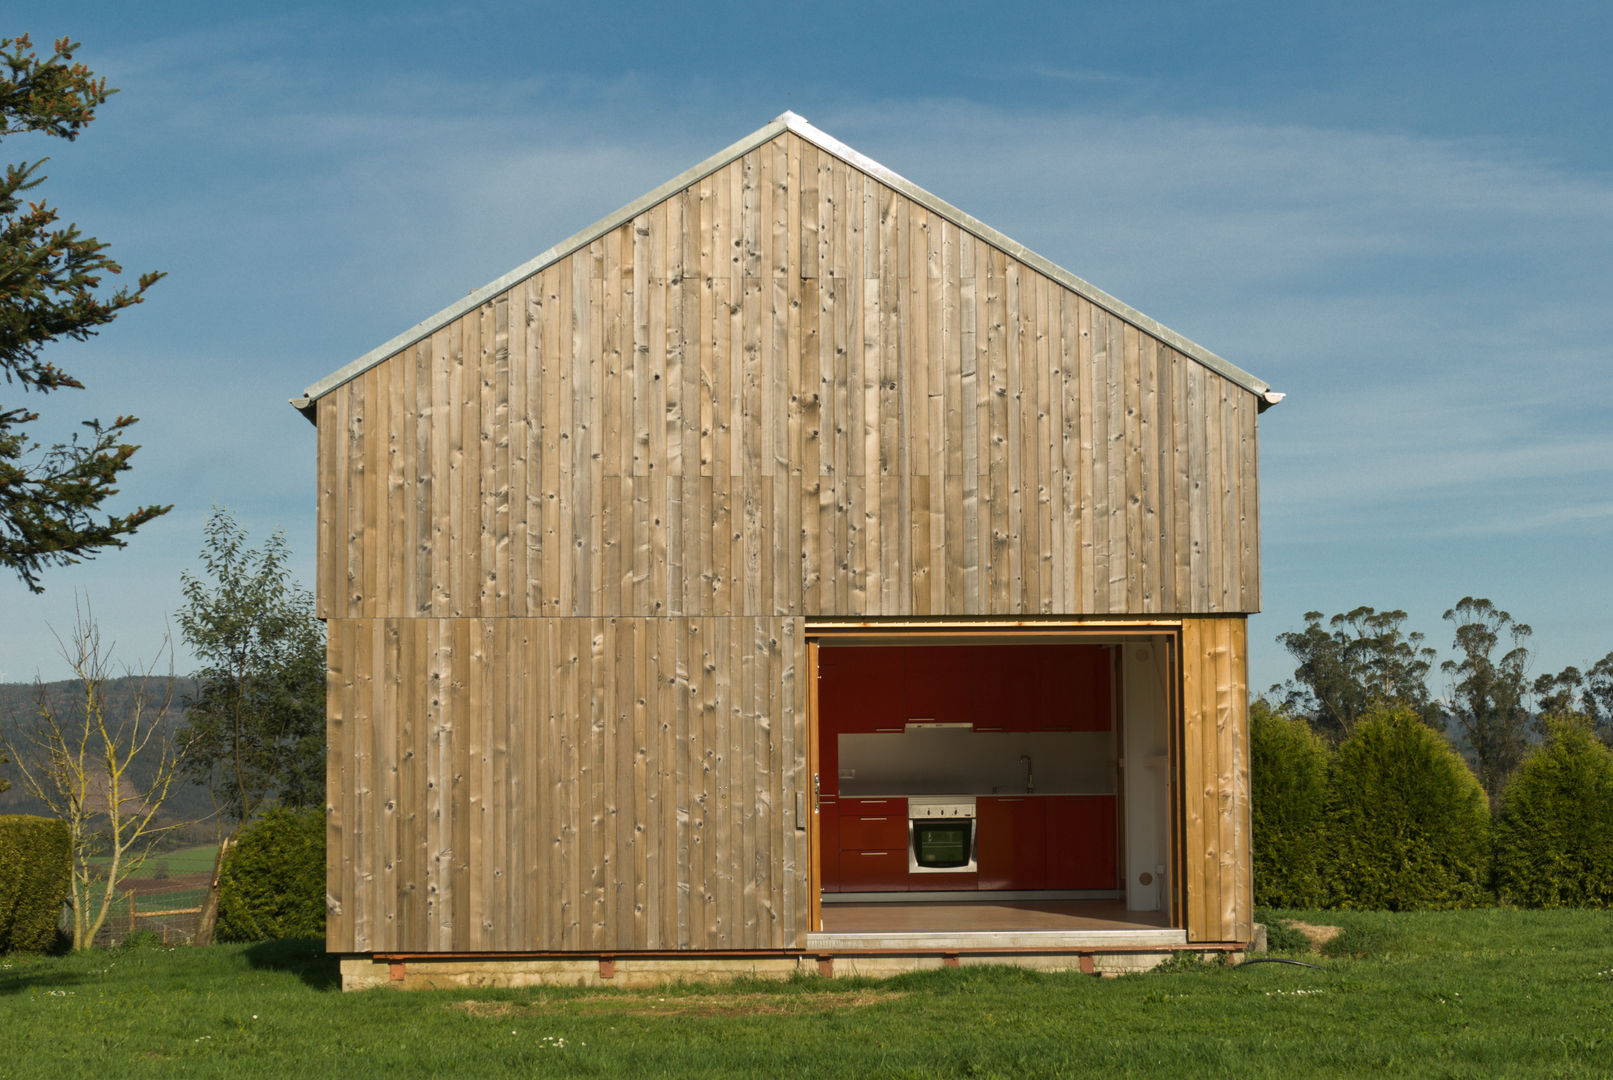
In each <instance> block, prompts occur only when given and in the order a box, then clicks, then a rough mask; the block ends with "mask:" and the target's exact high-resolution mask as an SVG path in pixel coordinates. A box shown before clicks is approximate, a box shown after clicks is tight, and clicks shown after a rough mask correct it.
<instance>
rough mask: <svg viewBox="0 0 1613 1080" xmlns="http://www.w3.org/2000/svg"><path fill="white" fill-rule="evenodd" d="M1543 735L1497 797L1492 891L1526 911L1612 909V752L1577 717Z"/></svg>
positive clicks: (1552, 720) (1551, 724) (1558, 720)
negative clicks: (1562, 908) (1540, 741)
mask: <svg viewBox="0 0 1613 1080" xmlns="http://www.w3.org/2000/svg"><path fill="white" fill-rule="evenodd" d="M1546 728H1547V732H1548V734H1547V738H1546V743H1545V745H1543V746H1541V747H1538V748H1537V749H1535V750H1533V751H1531V752H1530V754H1529V755H1528V756H1527V757H1525V758H1524V759H1523V763H1522V764H1521V765H1519V766H1518V770H1517V771H1516V772H1514V773H1513V774H1512V779H1511V780H1509V781H1507V786H1506V790H1505V791H1504V792H1503V793H1502V796H1501V816H1500V819H1499V820H1498V821H1497V823H1496V836H1495V880H1496V890H1497V891H1498V892H1499V893H1500V894H1501V898H1502V899H1503V900H1506V901H1509V902H1511V903H1515V904H1525V905H1528V906H1530V907H1613V750H1609V749H1608V748H1607V747H1606V746H1603V745H1602V744H1601V743H1599V742H1597V741H1596V739H1595V737H1594V736H1593V735H1592V734H1591V731H1590V724H1589V722H1588V720H1587V719H1586V718H1585V717H1583V716H1572V715H1570V716H1556V717H1548V718H1547V720H1546Z"/></svg>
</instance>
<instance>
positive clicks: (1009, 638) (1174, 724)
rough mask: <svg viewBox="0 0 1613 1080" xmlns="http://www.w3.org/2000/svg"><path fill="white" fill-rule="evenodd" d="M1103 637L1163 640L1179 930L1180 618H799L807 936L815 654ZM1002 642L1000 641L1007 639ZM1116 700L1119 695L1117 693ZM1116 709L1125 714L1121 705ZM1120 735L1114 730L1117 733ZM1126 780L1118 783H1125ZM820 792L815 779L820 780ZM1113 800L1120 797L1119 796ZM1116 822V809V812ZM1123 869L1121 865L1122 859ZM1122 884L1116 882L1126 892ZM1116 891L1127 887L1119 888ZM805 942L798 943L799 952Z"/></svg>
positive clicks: (816, 916) (812, 856)
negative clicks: (826, 649) (850, 648)
mask: <svg viewBox="0 0 1613 1080" xmlns="http://www.w3.org/2000/svg"><path fill="white" fill-rule="evenodd" d="M1093 637H1103V638H1109V639H1113V638H1164V639H1165V646H1166V649H1167V650H1168V651H1167V655H1166V671H1167V673H1168V677H1167V678H1166V680H1165V682H1166V694H1167V698H1168V700H1167V702H1166V747H1167V749H1166V754H1167V757H1168V763H1167V766H1166V768H1167V775H1168V779H1167V781H1166V785H1167V788H1168V792H1167V800H1166V802H1167V807H1168V810H1167V816H1168V818H1169V820H1168V821H1167V823H1166V824H1167V826H1168V830H1169V831H1168V835H1167V838H1166V846H1167V857H1168V859H1169V862H1168V863H1167V865H1169V866H1170V867H1171V888H1170V891H1169V894H1168V895H1162V896H1161V897H1160V900H1161V903H1162V904H1163V905H1165V908H1166V917H1167V919H1168V921H1169V922H1170V924H1171V926H1173V927H1178V928H1181V927H1185V926H1186V925H1187V924H1186V917H1187V902H1186V901H1187V898H1186V896H1184V895H1183V893H1182V890H1183V889H1185V888H1186V883H1185V881H1184V880H1183V874H1182V872H1181V871H1182V868H1183V866H1184V865H1185V863H1186V853H1185V852H1184V851H1183V850H1182V840H1183V837H1182V823H1181V821H1180V815H1181V812H1182V796H1181V790H1180V789H1181V783H1182V775H1181V769H1182V760H1181V741H1182V719H1183V718H1182V694H1181V678H1182V670H1181V665H1182V621H1181V619H1180V618H1163V619H1162V618H1157V617H1149V616H1139V617H1137V618H1134V619H1125V618H1120V619H1116V618H1112V617H1105V618H1102V619H1093V620H1075V619H1057V620H1053V619H1004V620H989V621H987V620H975V619H905V618H903V619H809V620H805V625H804V628H803V638H804V640H805V642H806V674H807V686H806V738H807V772H806V778H805V779H806V783H807V785H808V786H807V800H808V804H809V809H808V813H807V816H806V817H807V830H806V846H807V857H806V863H807V879H806V880H807V927H808V929H807V930H806V931H805V933H818V932H820V931H821V930H822V929H823V877H822V860H821V858H820V857H819V852H818V847H819V818H818V792H817V791H816V790H814V789H813V786H812V779H813V777H815V776H817V775H818V769H819V760H818V737H819V723H818V649H819V647H820V646H821V645H822V644H824V643H825V642H826V641H827V642H833V643H835V644H839V645H898V644H899V645H914V644H924V643H932V644H937V645H940V644H947V643H953V644H957V643H962V642H965V641H968V642H971V643H978V644H991V645H1013V644H1016V643H1020V644H1030V643H1034V642H1039V641H1042V642H1046V641H1069V642H1071V643H1074V644H1081V643H1090V642H1089V641H1088V640H1087V639H1090V638H1093ZM1005 639H1006V640H1005ZM1116 694H1117V696H1118V694H1119V690H1118V687H1117V690H1116ZM1118 707H1120V708H1124V703H1123V702H1122V703H1121V704H1120V705H1119V706H1118ZM1117 735H1118V729H1117ZM1123 780H1124V778H1122V782H1123ZM820 786H821V778H820ZM1117 794H1118V793H1117ZM1116 810H1117V817H1118V812H1119V807H1118V806H1117V808H1116ZM1122 864H1123V860H1122ZM1124 884H1125V882H1124V881H1123V882H1122V886H1124ZM1121 892H1122V893H1124V892H1125V889H1124V887H1122V889H1121ZM805 944H806V943H805V940H804V938H803V940H802V941H801V945H802V946H803V947H804V946H805Z"/></svg>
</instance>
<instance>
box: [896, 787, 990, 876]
mask: <svg viewBox="0 0 1613 1080" xmlns="http://www.w3.org/2000/svg"><path fill="white" fill-rule="evenodd" d="M978 869H979V864H978V863H977V862H976V860H975V801H974V798H973V797H972V796H967V795H964V796H959V795H910V796H908V799H907V870H908V873H910V874H973V873H975V872H976V871H978Z"/></svg>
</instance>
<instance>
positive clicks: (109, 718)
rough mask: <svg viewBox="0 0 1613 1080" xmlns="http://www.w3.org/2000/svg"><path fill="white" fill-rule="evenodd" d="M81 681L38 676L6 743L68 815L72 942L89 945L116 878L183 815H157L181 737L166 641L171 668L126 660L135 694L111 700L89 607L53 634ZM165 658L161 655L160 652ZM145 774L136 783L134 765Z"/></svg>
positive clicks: (177, 761) (174, 776)
mask: <svg viewBox="0 0 1613 1080" xmlns="http://www.w3.org/2000/svg"><path fill="white" fill-rule="evenodd" d="M56 640H57V644H58V645H59V646H60V648H61V655H62V658H63V659H64V660H66V661H67V663H68V665H69V666H70V667H71V668H72V669H73V676H74V681H75V682H76V683H77V686H76V687H75V689H74V691H73V693H72V696H71V697H72V699H71V701H68V702H60V701H58V700H56V699H55V698H53V697H52V696H51V695H50V693H49V692H48V691H47V690H46V688H45V685H44V683H43V682H36V683H35V695H34V712H35V716H34V718H33V722H32V723H30V724H27V725H25V726H18V727H17V728H16V729H15V730H8V731H6V732H5V733H4V734H5V739H4V741H5V745H6V748H7V750H9V752H10V754H11V756H12V758H13V759H14V760H15V761H16V766H17V771H18V773H19V774H20V775H21V778H22V783H23V786H24V787H25V788H27V789H28V791H29V792H31V793H32V794H33V795H34V797H35V798H37V799H39V800H40V801H41V802H43V803H44V804H45V805H46V806H48V807H49V808H50V811H51V813H52V814H54V815H55V816H56V817H58V818H60V819H61V820H62V821H64V822H66V823H67V828H68V833H69V836H70V838H71V842H72V850H73V876H72V892H71V896H72V906H73V948H74V949H87V948H89V947H90V945H91V944H92V943H93V942H94V941H95V935H96V933H97V932H98V931H99V930H100V929H101V926H102V924H103V923H105V922H106V918H107V915H108V913H109V912H110V911H111V910H112V905H113V903H114V902H115V901H116V900H117V898H118V887H119V884H120V883H121V882H122V880H123V879H124V878H125V877H127V876H128V875H129V874H131V873H133V872H134V871H135V870H137V869H139V867H140V864H141V863H143V862H144V861H145V859H146V856H147V855H148V854H149V853H150V851H151V847H152V845H153V844H154V843H155V842H156V841H157V840H158V839H159V838H160V837H161V836H162V835H163V834H164V833H167V832H170V831H172V830H174V829H177V828H180V827H182V826H183V825H186V824H190V823H189V822H166V823H165V822H161V821H159V820H158V813H159V811H160V810H161V809H162V806H163V803H164V801H165V800H166V799H167V798H168V795H169V792H170V791H172V790H173V789H174V787H175V784H176V782H177V781H179V778H180V766H181V764H182V763H183V761H184V757H185V746H184V745H182V744H179V743H176V742H175V739H174V726H175V725H174V719H175V717H173V716H172V707H173V699H174V675H173V670H172V669H173V665H172V649H171V647H170V646H168V644H167V643H166V642H165V643H164V647H163V650H162V651H163V652H166V653H167V654H168V657H169V661H170V662H169V664H168V673H167V674H166V675H158V674H157V666H158V662H157V661H153V662H152V664H151V665H150V666H148V667H144V668H139V667H127V666H126V667H124V668H123V669H122V672H121V673H122V675H123V676H124V677H125V678H129V679H132V680H133V681H134V695H133V700H132V702H130V703H129V705H128V706H127V707H126V708H121V709H111V708H108V705H107V699H106V693H107V684H108V682H110V681H111V679H112V678H113V677H114V676H113V674H112V670H113V669H112V651H113V650H112V646H111V645H103V644H102V641H101V631H100V628H99V627H97V626H96V624H95V620H94V617H93V615H92V614H91V613H90V611H89V610H88V608H84V609H81V610H80V611H79V612H78V614H77V618H76V621H75V625H74V628H73V634H72V636H71V638H69V639H68V640H66V641H63V640H62V638H61V636H60V635H57V638H56ZM160 659H161V658H160V657H159V660H160ZM137 771H138V773H139V774H140V776H141V781H140V782H136V780H135V774H136V772H137Z"/></svg>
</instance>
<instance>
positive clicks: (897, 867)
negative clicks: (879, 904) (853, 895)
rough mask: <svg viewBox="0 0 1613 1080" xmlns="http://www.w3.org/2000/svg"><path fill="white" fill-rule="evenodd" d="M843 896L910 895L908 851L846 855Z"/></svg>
mask: <svg viewBox="0 0 1613 1080" xmlns="http://www.w3.org/2000/svg"><path fill="white" fill-rule="evenodd" d="M840 891H841V892H906V891H907V848H906V847H902V848H897V849H895V850H888V851H842V852H841V853H840Z"/></svg>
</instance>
